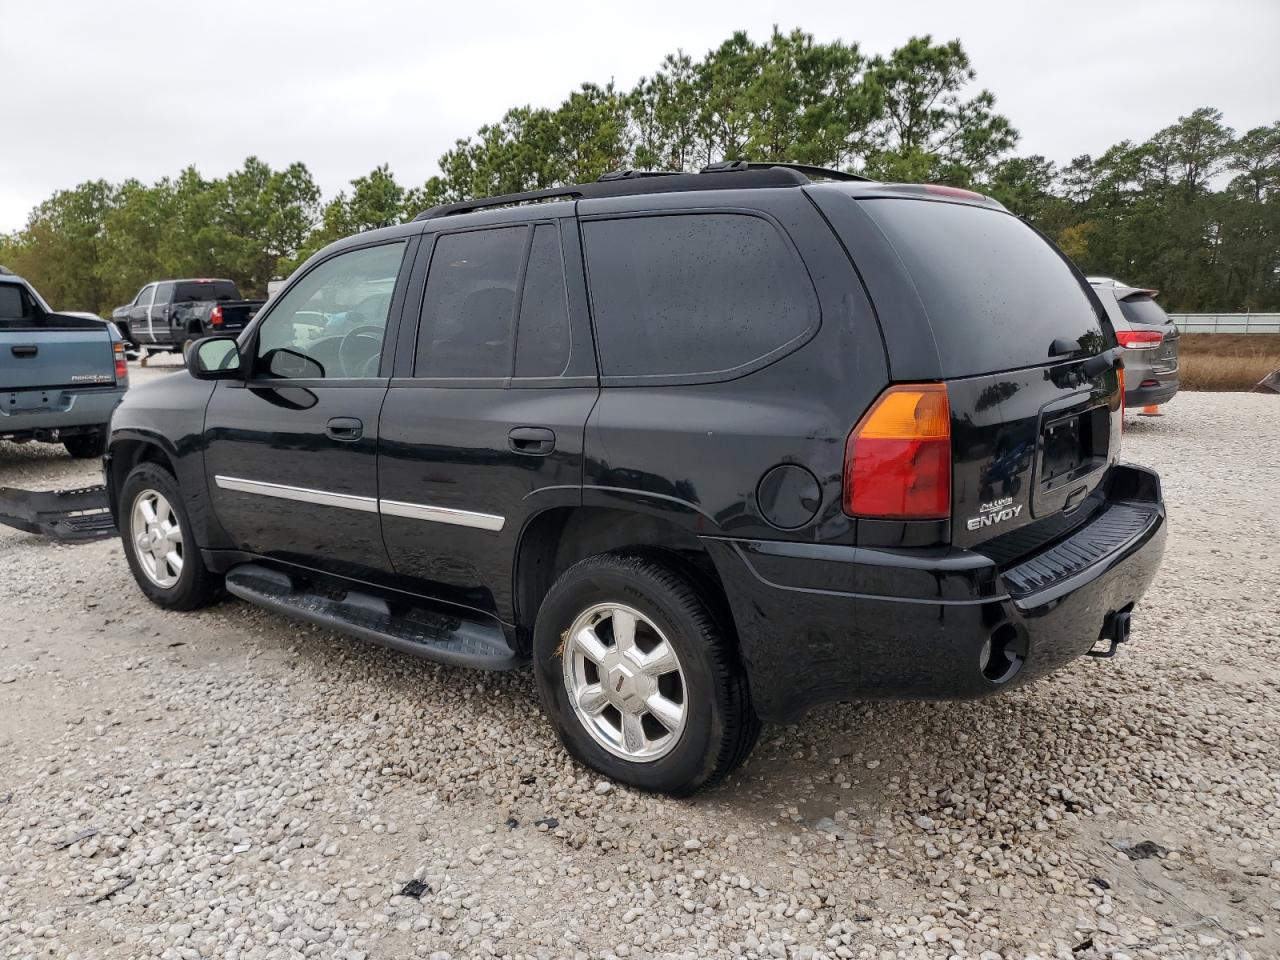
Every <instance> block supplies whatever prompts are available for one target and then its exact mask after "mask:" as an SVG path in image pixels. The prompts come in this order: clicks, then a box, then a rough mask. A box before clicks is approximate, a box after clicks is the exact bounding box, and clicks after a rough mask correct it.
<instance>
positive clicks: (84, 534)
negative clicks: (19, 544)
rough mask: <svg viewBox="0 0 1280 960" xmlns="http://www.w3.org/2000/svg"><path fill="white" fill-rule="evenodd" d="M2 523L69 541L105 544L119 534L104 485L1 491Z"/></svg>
mask: <svg viewBox="0 0 1280 960" xmlns="http://www.w3.org/2000/svg"><path fill="white" fill-rule="evenodd" d="M0 523H3V524H6V525H7V526H10V527H17V528H18V529H19V530H25V531H26V532H27V533H35V534H39V535H41V536H44V537H52V538H53V539H55V540H67V541H86V540H103V539H105V538H107V537H111V536H115V532H116V526H115V521H114V520H112V519H111V508H110V506H109V504H108V503H107V488H106V486H104V485H103V484H98V485H97V486H93V487H81V488H80V489H78V490H19V489H18V488H16V487H0Z"/></svg>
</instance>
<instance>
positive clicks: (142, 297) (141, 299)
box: [134, 284, 156, 307]
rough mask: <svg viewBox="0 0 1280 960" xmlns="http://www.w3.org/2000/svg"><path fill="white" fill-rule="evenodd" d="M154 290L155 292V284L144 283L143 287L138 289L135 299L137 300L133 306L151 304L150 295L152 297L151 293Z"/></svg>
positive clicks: (147, 305)
mask: <svg viewBox="0 0 1280 960" xmlns="http://www.w3.org/2000/svg"><path fill="white" fill-rule="evenodd" d="M155 292H156V288H155V285H154V284H147V285H146V286H145V287H143V288H142V289H141V290H140V291H138V300H137V302H136V303H135V304H134V306H136V307H149V306H151V297H152V295H153V294H154V293H155Z"/></svg>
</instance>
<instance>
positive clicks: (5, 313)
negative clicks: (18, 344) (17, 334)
mask: <svg viewBox="0 0 1280 960" xmlns="http://www.w3.org/2000/svg"><path fill="white" fill-rule="evenodd" d="M29 314H30V311H29V310H28V307H27V298H26V296H25V291H24V290H23V289H22V288H21V287H20V286H18V285H17V284H14V283H0V323H4V322H5V321H9V322H11V323H12V322H13V321H19V320H28V319H30V315H29Z"/></svg>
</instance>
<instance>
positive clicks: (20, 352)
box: [9, 343, 40, 357]
mask: <svg viewBox="0 0 1280 960" xmlns="http://www.w3.org/2000/svg"><path fill="white" fill-rule="evenodd" d="M9 352H10V353H12V354H13V355H14V356H15V357H34V356H35V355H36V354H37V353H39V352H40V348H39V347H37V346H36V345H35V344H34V343H22V344H18V345H16V346H12V347H10V348H9Z"/></svg>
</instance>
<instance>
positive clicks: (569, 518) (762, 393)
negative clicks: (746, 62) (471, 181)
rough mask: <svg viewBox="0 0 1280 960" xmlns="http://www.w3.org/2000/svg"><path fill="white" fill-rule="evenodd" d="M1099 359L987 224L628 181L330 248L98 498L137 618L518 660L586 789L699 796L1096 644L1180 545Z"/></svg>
mask: <svg viewBox="0 0 1280 960" xmlns="http://www.w3.org/2000/svg"><path fill="white" fill-rule="evenodd" d="M1120 354H1121V350H1120V349H1119V348H1118V347H1117V345H1116V339H1115V335H1114V332H1113V331H1112V329H1111V326H1110V324H1109V323H1108V320H1107V314H1106V312H1105V311H1104V309H1103V307H1102V305H1101V304H1100V303H1099V302H1098V299H1097V297H1096V295H1095V294H1094V292H1093V290H1092V289H1091V288H1090V286H1089V284H1088V283H1087V282H1086V281H1085V279H1084V277H1083V276H1081V275H1080V273H1079V272H1078V271H1077V270H1076V269H1075V268H1074V267H1073V266H1072V264H1071V263H1070V262H1069V261H1068V260H1067V259H1066V258H1065V257H1064V256H1063V255H1062V253H1061V252H1059V251H1058V250H1057V249H1056V248H1055V247H1054V246H1053V244H1052V243H1050V242H1049V241H1048V240H1047V239H1046V238H1045V237H1043V236H1042V235H1040V234H1038V233H1037V232H1036V231H1035V230H1034V229H1033V228H1031V227H1030V226H1028V225H1027V224H1026V223H1024V222H1023V221H1021V220H1019V219H1018V218H1017V217H1015V216H1013V215H1011V214H1009V213H1008V212H1007V211H1006V210H1005V209H1004V208H1003V207H1001V206H1000V205H999V204H998V203H996V202H994V201H992V200H990V199H988V198H986V197H983V196H981V195H979V194H976V193H970V192H967V191H963V190H957V189H954V188H950V187H936V186H923V185H903V184H884V183H876V182H871V181H866V180H863V179H861V178H858V177H853V176H851V175H848V174H840V173H837V172H835V171H824V170H819V169H817V168H810V167H804V166H800V165H794V164H750V163H745V162H740V161H739V162H734V163H728V164H718V165H716V166H714V167H711V168H708V169H707V170H704V171H703V172H702V173H699V174H655V173H640V172H633V171H628V172H625V173H621V174H613V175H609V176H606V177H604V178H602V179H601V180H600V181H599V182H596V183H589V184H581V185H575V186H568V187H563V188H555V189H550V190H541V191H535V192H532V193H526V194H516V195H509V196H502V197H494V198H491V199H487V200H478V201H472V202H466V203H457V204H452V205H449V206H443V207H437V208H434V209H431V210H428V211H426V212H425V213H423V214H421V215H420V216H419V217H418V218H417V219H416V220H414V221H413V222H411V223H406V224H403V225H400V226H395V227H388V228H386V229H381V230H374V231H371V232H369V233H364V234H360V235H359V236H354V237H350V238H348V239H345V240H342V241H339V242H338V243H335V244H333V245H332V246H330V247H328V248H326V249H324V250H322V251H321V252H320V253H318V254H316V255H315V256H314V257H312V258H311V259H310V260H308V261H307V262H306V263H305V264H304V265H303V266H302V267H301V268H299V269H298V270H297V271H296V272H295V273H294V275H293V277H292V278H291V279H290V280H289V282H288V285H287V286H286V287H285V288H284V289H283V290H282V291H281V292H280V293H279V294H278V295H277V296H276V297H275V298H274V299H273V300H272V301H271V302H270V303H268V304H267V306H266V307H265V308H264V309H263V310H262V311H261V313H260V314H259V315H258V316H257V317H256V318H255V319H254V321H253V322H252V323H251V324H250V325H249V326H248V327H247V328H246V329H245V330H244V331H243V332H242V333H241V334H240V335H239V336H238V337H235V338H231V337H210V338H206V339H204V340H201V341H199V342H198V343H197V344H196V346H195V347H194V348H193V352H192V362H191V363H190V364H189V367H190V370H189V372H188V373H178V374H175V375H173V376H171V377H168V378H166V379H164V380H162V381H159V382H157V383H153V384H149V385H147V386H144V387H141V388H136V389H134V390H131V391H130V392H129V394H128V396H127V397H126V398H125V400H124V402H123V403H122V404H121V405H120V406H119V407H118V408H117V410H116V412H115V415H114V417H113V418H112V423H111V432H110V437H109V447H108V451H107V454H106V458H105V469H106V475H107V483H108V487H109V490H110V496H111V503H112V510H113V513H114V516H115V519H116V523H117V525H118V527H119V530H120V533H121V537H122V540H123V542H124V549H125V553H126V555H127V557H128V561H129V565H130V567H131V568H132V571H133V574H134V576H135V577H136V579H137V581H138V584H139V585H140V587H141V588H142V590H143V592H144V593H146V594H147V596H148V597H150V598H151V599H152V600H153V601H155V602H156V603H158V604H160V605H161V606H165V607H169V608H172V609H176V610H188V609H192V608H194V607H198V606H200V605H202V604H205V603H208V602H210V601H211V600H213V599H214V598H216V597H217V596H218V595H219V594H220V593H221V591H222V590H223V589H224V587H225V590H227V591H229V592H230V593H232V594H234V595H235V596H237V597H241V598H243V599H245V600H249V601H252V602H253V603H257V604H261V605H263V606H265V607H268V608H271V609H273V610H277V611H279V612H281V613H284V614H286V615H290V616H293V617H297V618H301V619H304V620H308V621H311V622H314V623H319V624H323V625H325V626H327V627H332V628H333V629H335V630H340V631H344V632H346V633H348V634H351V635H354V636H357V637H362V638H365V639H368V640H374V641H377V642H380V643H384V644H387V645H389V646H392V647H394V648H396V649H399V650H403V651H406V652H410V653H414V654H418V655H421V656H423V657H427V658H430V659H433V660H438V661H442V662H445V663H450V664H456V665H459V666H465V667H481V668H487V669H507V668H512V667H518V666H521V665H524V664H526V663H528V662H529V661H532V664H533V669H534V671H535V673H536V676H537V682H538V688H539V691H540V694H541V697H542V702H543V705H544V706H545V708H546V712H547V714H548V715H549V716H550V718H551V721H552V723H553V724H554V725H555V728H556V730H557V732H558V733H559V736H560V738H561V739H562V740H563V742H564V744H565V746H566V747H567V748H568V749H569V751H570V752H571V753H572V754H573V755H574V756H575V757H577V758H578V759H579V760H581V761H582V762H583V763H585V764H587V765H589V766H591V767H593V768H595V769H596V770H599V771H601V772H602V773H604V774H606V775H608V776H610V777H614V778H616V779H617V780H620V781H623V782H626V783H629V784H633V785H635V786H638V787H642V788H645V789H651V790H660V791H665V792H668V793H672V794H687V793H691V792H692V791H694V790H697V789H698V788H700V787H702V786H705V785H707V784H709V783H712V782H714V781H716V780H717V779H719V778H721V777H723V776H724V775H725V774H726V773H728V772H729V771H731V770H732V769H734V767H735V766H736V765H738V764H739V763H740V762H742V760H743V759H744V758H745V757H746V756H747V754H748V752H749V751H750V750H751V747H752V745H753V743H754V741H755V739H756V736H757V733H758V731H759V726H760V722H761V721H771V722H777V721H791V720H793V719H795V718H797V717H798V716H800V715H801V714H802V713H803V712H804V711H805V710H807V709H808V708H810V707H812V706H814V705H815V704H818V703H822V702H826V701H838V700H851V699H863V698H901V697H920V698H952V697H978V696H983V695H985V694H989V693H994V692H997V691H1000V690H1004V689H1009V688H1011V687H1014V686H1017V685H1019V684H1023V683H1026V682H1028V681H1030V680H1032V679H1034V678H1036V677H1040V676H1043V675H1044V674H1046V673H1048V672H1049V671H1051V670H1054V669H1055V668H1057V667H1060V666H1062V665H1063V664H1065V663H1067V662H1068V661H1070V660H1072V659H1073V658H1075V657H1078V656H1080V655H1082V654H1085V653H1086V652H1089V653H1094V654H1095V655H1101V656H1106V655H1109V654H1110V653H1112V652H1114V650H1115V649H1116V645H1117V644H1118V643H1119V642H1121V641H1123V640H1124V639H1126V637H1127V636H1128V629H1129V616H1130V611H1131V610H1132V609H1133V606H1134V604H1135V603H1136V602H1137V601H1138V599H1139V598H1140V597H1141V596H1142V594H1143V591H1144V590H1145V589H1146V587H1147V585H1148V584H1149V583H1150V581H1151V579H1152V577H1153V576H1154V575H1155V571H1156V567H1157V565H1158V563H1159V560H1160V556H1161V553H1162V551H1163V546H1164V535H1165V528H1164V527H1165V510H1164V505H1163V501H1162V497H1161V493H1160V483H1159V479H1158V478H1157V476H1156V475H1155V474H1154V473H1152V472H1151V471H1149V470H1145V469H1142V468H1139V467H1134V466H1128V465H1124V464H1121V463H1120V462H1119V461H1118V456H1119V453H1120V435H1121V430H1122V427H1123V416H1124V408H1123V400H1122V396H1123V389H1124V388H1123V377H1124V372H1123V364H1122V361H1121V360H1120ZM1098 644H1101V646H1097V647H1096V648H1095V645H1098Z"/></svg>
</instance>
